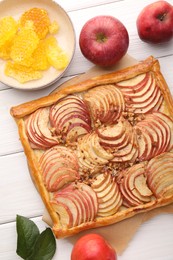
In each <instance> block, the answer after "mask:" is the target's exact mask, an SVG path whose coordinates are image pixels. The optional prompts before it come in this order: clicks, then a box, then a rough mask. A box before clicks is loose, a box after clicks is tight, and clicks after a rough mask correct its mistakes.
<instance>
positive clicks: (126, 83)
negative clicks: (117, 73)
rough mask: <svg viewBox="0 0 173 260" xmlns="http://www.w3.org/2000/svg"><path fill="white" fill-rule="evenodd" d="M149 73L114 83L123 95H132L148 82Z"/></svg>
mask: <svg viewBox="0 0 173 260" xmlns="http://www.w3.org/2000/svg"><path fill="white" fill-rule="evenodd" d="M149 76H150V74H149V73H143V74H140V75H138V76H135V77H134V78H131V79H128V80H123V81H120V82H118V83H116V86H117V87H118V88H120V89H121V91H122V92H123V93H124V94H132V95H134V93H136V92H137V91H139V90H140V89H143V87H144V86H145V85H146V83H147V81H148V77H149Z"/></svg>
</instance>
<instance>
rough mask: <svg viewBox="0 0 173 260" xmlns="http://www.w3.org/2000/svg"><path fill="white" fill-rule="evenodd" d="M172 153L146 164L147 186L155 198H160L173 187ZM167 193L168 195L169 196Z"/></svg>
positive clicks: (164, 154) (162, 155)
mask: <svg viewBox="0 0 173 260" xmlns="http://www.w3.org/2000/svg"><path fill="white" fill-rule="evenodd" d="M172 169H173V153H171V152H167V153H163V154H161V155H159V156H157V157H155V158H153V159H152V160H150V162H149V163H148V166H147V178H148V185H149V187H150V189H151V190H152V191H153V193H154V194H155V196H156V197H157V198H160V197H162V195H163V194H166V191H167V190H169V187H172V185H173V170H172ZM170 193H171V192H169V193H168V194H170Z"/></svg>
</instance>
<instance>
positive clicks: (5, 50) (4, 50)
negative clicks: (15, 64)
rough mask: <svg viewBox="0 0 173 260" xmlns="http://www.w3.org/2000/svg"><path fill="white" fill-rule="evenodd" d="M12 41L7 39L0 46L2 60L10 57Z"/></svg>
mask: <svg viewBox="0 0 173 260" xmlns="http://www.w3.org/2000/svg"><path fill="white" fill-rule="evenodd" d="M12 43H13V41H12V40H9V41H7V42H6V43H5V44H4V45H3V46H1V47H0V58H1V59H4V60H8V59H10V53H11V46H12Z"/></svg>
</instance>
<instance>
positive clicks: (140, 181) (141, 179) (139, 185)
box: [134, 174, 153, 197]
mask: <svg viewBox="0 0 173 260" xmlns="http://www.w3.org/2000/svg"><path fill="white" fill-rule="evenodd" d="M134 187H135V188H136V190H137V191H138V192H139V193H140V194H141V196H144V197H149V196H152V194H153V193H152V191H151V190H150V189H149V188H148V186H147V178H146V176H144V174H140V175H139V176H137V177H136V178H135V179H134Z"/></svg>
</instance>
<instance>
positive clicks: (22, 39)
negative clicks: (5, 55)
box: [11, 27, 39, 66]
mask: <svg viewBox="0 0 173 260" xmlns="http://www.w3.org/2000/svg"><path fill="white" fill-rule="evenodd" d="M38 43H39V38H38V36H37V34H36V33H35V31H33V30H32V28H30V27H22V28H21V29H20V31H19V32H18V33H17V35H16V36H15V38H14V43H13V45H12V47H11V59H12V60H13V61H14V62H15V63H18V64H21V65H24V66H31V64H32V63H33V58H32V54H33V52H34V50H35V49H36V48H37V46H38Z"/></svg>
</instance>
